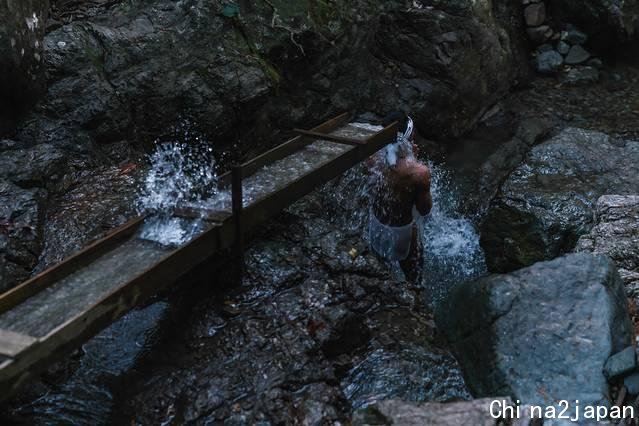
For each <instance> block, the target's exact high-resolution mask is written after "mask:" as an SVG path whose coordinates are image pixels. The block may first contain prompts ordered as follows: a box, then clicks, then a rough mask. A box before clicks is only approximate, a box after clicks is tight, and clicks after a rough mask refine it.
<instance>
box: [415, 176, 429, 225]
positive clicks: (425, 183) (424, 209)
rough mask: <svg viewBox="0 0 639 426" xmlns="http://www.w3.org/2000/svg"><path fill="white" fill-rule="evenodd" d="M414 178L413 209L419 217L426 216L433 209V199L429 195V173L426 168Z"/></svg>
mask: <svg viewBox="0 0 639 426" xmlns="http://www.w3.org/2000/svg"><path fill="white" fill-rule="evenodd" d="M416 178H417V182H415V185H416V187H415V208H416V209H417V211H418V212H419V214H420V215H422V216H426V215H427V214H428V213H430V210H431V209H432V208H433V197H432V196H431V194H430V171H429V170H428V169H427V168H426V169H425V170H424V171H422V172H421V173H419V174H418V176H416Z"/></svg>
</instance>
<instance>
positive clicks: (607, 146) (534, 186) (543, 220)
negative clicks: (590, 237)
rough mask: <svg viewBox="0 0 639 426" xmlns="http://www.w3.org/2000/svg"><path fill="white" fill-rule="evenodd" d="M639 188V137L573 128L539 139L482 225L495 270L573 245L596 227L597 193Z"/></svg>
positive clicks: (508, 268) (555, 253)
mask: <svg viewBox="0 0 639 426" xmlns="http://www.w3.org/2000/svg"><path fill="white" fill-rule="evenodd" d="M638 187H639V142H629V141H628V142H622V141H616V140H613V139H611V138H610V137H608V136H607V135H605V134H603V133H599V132H593V131H587V130H581V129H575V128H568V129H565V130H563V131H561V132H560V133H559V134H557V135H556V136H554V137H552V138H550V139H549V140H547V141H546V142H543V143H541V144H539V145H537V146H535V147H534V148H533V149H532V150H531V151H530V152H529V153H528V155H527V157H526V158H525V160H524V161H523V163H522V164H521V165H520V166H519V167H517V168H516V169H515V170H514V171H513V172H512V173H511V174H510V176H509V177H508V178H507V179H506V180H505V182H504V184H503V185H502V187H501V190H500V192H499V193H498V194H497V196H496V198H495V199H494V200H493V202H492V203H491V205H490V207H489V208H488V211H487V213H486V216H485V217H484V220H483V223H482V224H481V245H482V247H483V248H484V251H485V252H486V261H487V263H488V266H489V268H490V269H491V270H492V271H499V272H503V271H512V270H514V269H517V268H520V267H523V266H528V265H531V264H533V263H535V262H537V261H539V260H545V259H552V258H554V257H557V256H558V255H560V254H562V253H565V252H568V251H570V250H572V249H573V248H574V246H575V244H576V242H577V240H578V239H579V237H580V236H581V235H583V234H585V233H587V232H588V231H590V229H591V228H592V226H593V223H592V218H593V213H594V209H595V203H596V201H597V198H599V197H600V196H601V195H604V194H608V193H611V192H615V193H618V194H622V195H623V194H634V193H636V191H637V188H638Z"/></svg>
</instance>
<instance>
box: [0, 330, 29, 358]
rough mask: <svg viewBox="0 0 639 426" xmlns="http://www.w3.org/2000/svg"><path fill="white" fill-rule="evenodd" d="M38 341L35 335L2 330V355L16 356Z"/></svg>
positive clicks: (0, 345)
mask: <svg viewBox="0 0 639 426" xmlns="http://www.w3.org/2000/svg"><path fill="white" fill-rule="evenodd" d="M37 341H38V339H36V338H35V337H33V336H27V335H25V334H20V333H14V332H13V331H9V330H0V355H4V356H7V357H10V358H15V357H16V356H17V355H19V354H20V353H21V352H22V351H24V350H26V349H28V348H29V347H31V346H32V345H33V344H34V343H36V342H37Z"/></svg>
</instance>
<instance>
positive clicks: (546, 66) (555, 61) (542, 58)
mask: <svg viewBox="0 0 639 426" xmlns="http://www.w3.org/2000/svg"><path fill="white" fill-rule="evenodd" d="M563 62H564V58H562V56H561V55H560V54H559V53H557V52H556V51H554V50H550V51H547V52H542V53H540V54H539V55H537V58H536V59H535V68H537V71H539V72H540V73H542V74H552V73H554V72H557V71H558V70H559V68H560V67H561V65H562V64H563Z"/></svg>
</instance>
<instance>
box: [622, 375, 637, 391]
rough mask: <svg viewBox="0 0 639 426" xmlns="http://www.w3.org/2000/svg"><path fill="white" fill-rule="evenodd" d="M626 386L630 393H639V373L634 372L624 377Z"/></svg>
mask: <svg viewBox="0 0 639 426" xmlns="http://www.w3.org/2000/svg"><path fill="white" fill-rule="evenodd" d="M623 384H624V386H625V387H626V388H627V389H628V393H629V394H630V395H639V373H633V374H631V375H629V376H626V378H624V379H623Z"/></svg>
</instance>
